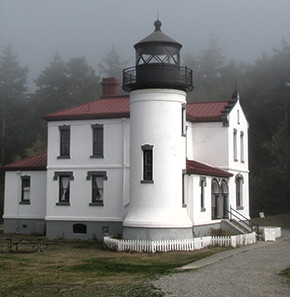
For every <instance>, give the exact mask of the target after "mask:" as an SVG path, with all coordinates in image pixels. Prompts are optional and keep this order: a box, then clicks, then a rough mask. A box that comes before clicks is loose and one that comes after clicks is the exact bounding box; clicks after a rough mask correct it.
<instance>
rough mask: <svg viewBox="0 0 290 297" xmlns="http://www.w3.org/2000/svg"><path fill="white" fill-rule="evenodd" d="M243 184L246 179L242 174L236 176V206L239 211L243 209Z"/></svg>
mask: <svg viewBox="0 0 290 297" xmlns="http://www.w3.org/2000/svg"><path fill="white" fill-rule="evenodd" d="M243 183H244V178H243V176H242V175H241V174H238V175H237V176H236V206H237V209H243Z"/></svg>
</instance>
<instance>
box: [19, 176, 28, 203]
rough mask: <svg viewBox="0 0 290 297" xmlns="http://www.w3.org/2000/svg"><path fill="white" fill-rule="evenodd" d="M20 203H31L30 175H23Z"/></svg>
mask: <svg viewBox="0 0 290 297" xmlns="http://www.w3.org/2000/svg"><path fill="white" fill-rule="evenodd" d="M20 204H30V176H27V175H25V176H21V201H20Z"/></svg>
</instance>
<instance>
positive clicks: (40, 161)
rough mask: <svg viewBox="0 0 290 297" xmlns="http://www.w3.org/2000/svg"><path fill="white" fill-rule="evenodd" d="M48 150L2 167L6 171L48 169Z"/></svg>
mask: <svg viewBox="0 0 290 297" xmlns="http://www.w3.org/2000/svg"><path fill="white" fill-rule="evenodd" d="M46 166H47V152H44V153H40V154H37V155H34V156H32V157H28V158H25V159H22V160H19V161H16V162H13V163H9V164H6V165H4V166H2V167H1V169H4V170H6V171H12V170H46Z"/></svg>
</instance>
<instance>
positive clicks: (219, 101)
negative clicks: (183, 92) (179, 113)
mask: <svg viewBox="0 0 290 297" xmlns="http://www.w3.org/2000/svg"><path fill="white" fill-rule="evenodd" d="M224 102H227V103H228V102H229V101H228V100H218V101H200V102H187V104H203V103H224Z"/></svg>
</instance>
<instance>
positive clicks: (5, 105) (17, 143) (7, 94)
mask: <svg viewBox="0 0 290 297" xmlns="http://www.w3.org/2000/svg"><path fill="white" fill-rule="evenodd" d="M27 73H28V69H27V67H21V66H20V65H19V63H18V61H17V55H14V54H13V53H12V49H11V47H9V46H6V47H4V49H3V51H2V55H1V56H0V106H1V123H0V126H1V134H0V137H1V138H0V139H1V141H0V147H1V155H0V164H3V163H6V162H8V161H11V160H12V158H13V155H16V154H19V152H21V149H23V145H24V143H25V139H24V138H25V136H24V135H22V134H21V132H24V129H25V127H24V126H23V123H22V122H21V119H22V117H23V115H24V114H25V108H26V104H25V103H26V99H27V86H26V79H27V78H26V76H27ZM23 140H24V141H23Z"/></svg>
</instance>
